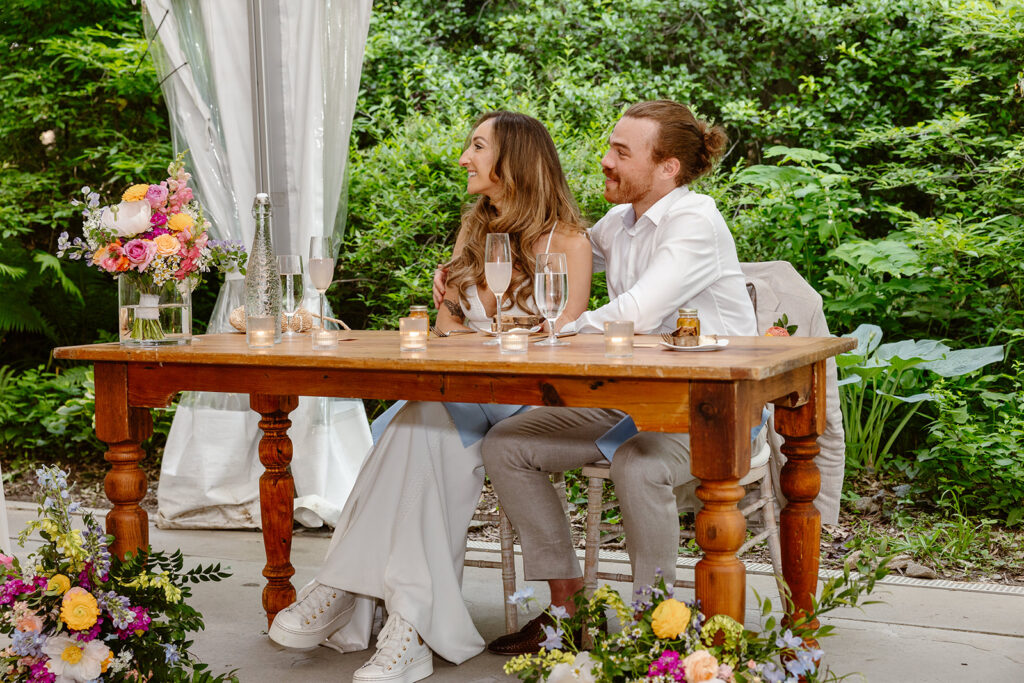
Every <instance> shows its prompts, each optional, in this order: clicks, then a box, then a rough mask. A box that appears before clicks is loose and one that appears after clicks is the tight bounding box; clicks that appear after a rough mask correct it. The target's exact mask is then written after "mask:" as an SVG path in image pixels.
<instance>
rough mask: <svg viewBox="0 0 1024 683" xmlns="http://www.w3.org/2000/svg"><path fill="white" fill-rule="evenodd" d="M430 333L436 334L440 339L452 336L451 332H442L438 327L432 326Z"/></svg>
mask: <svg viewBox="0 0 1024 683" xmlns="http://www.w3.org/2000/svg"><path fill="white" fill-rule="evenodd" d="M430 331H431V332H433V333H434V334H436V335H437V336H438V337H447V336H448V335H450V334H451V332H442V331H441V330H439V329H438V328H437V325H431V326H430Z"/></svg>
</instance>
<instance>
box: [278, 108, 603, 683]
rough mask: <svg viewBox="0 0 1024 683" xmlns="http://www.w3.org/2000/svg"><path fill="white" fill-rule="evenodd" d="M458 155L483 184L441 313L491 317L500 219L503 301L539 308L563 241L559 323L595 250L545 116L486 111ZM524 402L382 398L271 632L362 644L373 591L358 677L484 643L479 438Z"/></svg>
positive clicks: (343, 645) (577, 295) (403, 678)
mask: <svg viewBox="0 0 1024 683" xmlns="http://www.w3.org/2000/svg"><path fill="white" fill-rule="evenodd" d="M459 165H460V166H462V167H463V168H464V169H466V171H467V174H468V181H467V185H466V191H467V192H468V193H470V194H475V195H478V198H477V200H476V201H475V202H474V203H473V204H472V205H471V206H470V207H468V209H467V210H466V211H465V212H464V215H463V218H462V225H461V227H460V229H459V233H458V236H457V237H456V240H455V247H454V249H453V252H452V259H451V261H449V263H448V264H446V268H447V269H448V281H447V288H446V297H447V298H446V299H445V300H444V302H443V306H441V307H440V309H439V311H438V315H437V326H438V327H439V328H440V329H442V330H445V331H450V330H453V329H466V328H469V329H486V328H487V326H488V325H489V323H490V321H491V320H492V319H493V318H494V315H495V308H496V306H497V301H496V297H495V295H494V293H493V292H491V291H490V290H489V289H488V288H487V284H486V278H485V277H484V243H485V241H486V237H487V234H488V233H492V232H501V233H507V234H508V235H509V242H510V244H511V247H512V257H513V273H512V280H511V284H510V285H509V289H508V291H509V292H510V293H511V296H509V297H507V299H506V300H507V301H508V306H507V307H504V310H503V311H502V312H503V313H512V314H521V315H522V314H536V307H535V306H534V302H533V296H532V294H533V272H534V259H535V256H536V255H537V254H541V253H545V252H560V253H564V254H565V255H566V261H567V265H568V272H569V299H568V304H567V305H566V307H565V311H564V312H563V313H562V316H561V317H560V318H559V319H558V321H557V322H556V327H555V329H559V328H560V327H561V325H562V324H563V323H565V322H568V321H570V320H575V319H576V318H577V317H578V316H579V315H580V314H581V313H583V311H585V310H586V308H587V303H588V300H589V297H590V277H591V250H590V244H589V242H588V240H587V237H586V235H585V233H584V228H583V224H582V220H581V219H580V215H579V210H578V209H577V207H576V203H575V201H574V199H573V197H572V193H571V192H570V191H569V187H568V185H567V184H566V181H565V176H564V175H563V173H562V168H561V164H560V163H559V160H558V153H557V152H556V150H555V146H554V143H553V142H552V140H551V137H550V135H548V132H547V130H546V129H545V128H544V126H543V125H542V124H541V123H540V122H539V121H537V120H536V119H533V118H531V117H529V116H526V115H524V114H517V113H512V112H492V113H488V114H485V115H483V116H481V117H480V119H479V120H478V121H477V123H476V125H475V126H474V127H473V131H472V133H470V136H469V139H468V140H467V141H466V145H465V150H464V151H463V153H462V156H461V157H460V158H459ZM524 409H525V408H524V407H523V406H506V405H493V404H484V405H477V404H465V403H459V404H451V403H432V402H408V403H400V404H396V406H394V407H393V408H392V410H390V411H388V412H389V413H390V415H386V416H385V417H390V422H388V423H387V426H386V428H385V429H384V432H383V434H382V435H381V436H380V438H379V439H378V440H377V441H376V443H375V444H374V446H373V448H372V449H371V451H370V453H369V454H368V455H367V457H366V460H365V462H364V463H363V466H362V468H361V469H360V471H359V476H358V478H357V480H356V483H355V485H354V488H353V490H352V493H351V495H350V496H349V498H348V501H347V502H346V504H345V508H344V510H343V512H342V514H341V518H340V519H339V521H338V525H337V527H336V529H335V532H334V536H333V538H332V539H331V546H330V549H329V550H328V552H327V557H326V559H325V561H324V565H323V567H322V568H321V569H320V571H319V572H318V573H317V575H316V578H315V580H314V581H313V582H311V583H310V584H309V585H307V586H306V587H304V588H303V589H302V590H301V591H300V592H299V595H298V598H299V599H298V600H297V601H296V602H295V603H293V604H292V605H290V606H289V607H287V608H285V609H284V610H282V611H281V612H279V613H278V615H277V617H276V618H275V620H274V623H273V625H272V626H271V628H270V637H271V639H272V640H274V641H275V642H277V643H278V644H280V645H283V646H285V647H291V648H309V647H314V646H316V645H320V644H323V645H327V646H329V647H333V648H335V649H338V650H340V651H343V652H348V651H353V650H362V649H365V648H366V647H367V645H368V643H369V638H370V629H371V623H372V619H373V611H374V605H375V600H376V599H378V598H380V599H383V601H384V606H385V608H386V610H387V613H388V620H387V622H386V624H385V625H384V627H383V629H381V632H380V634H379V635H378V637H377V651H376V653H375V654H374V655H373V657H371V658H370V660H369V661H368V662H367V663H366V664H364V665H363V666H362V667H361V668H360V669H359V670H358V671H356V673H355V674H354V676H353V680H354V681H398V682H403V683H411V682H412V681H417V680H420V679H422V678H425V677H427V676H429V675H431V674H432V673H433V663H432V651H433V652H434V653H437V654H438V655H440V656H441V657H443V658H445V659H447V660H449V661H451V662H454V663H456V664H459V663H461V662H463V661H465V660H466V659H469V658H470V657H472V656H474V655H476V654H478V653H480V652H481V651H482V650H483V646H484V641H483V639H482V638H481V636H480V634H479V633H478V632H477V630H476V627H475V626H474V625H473V621H472V619H471V617H470V615H469V611H468V610H467V609H466V605H465V603H464V602H463V600H462V588H461V585H462V565H463V555H464V554H465V549H466V533H467V527H468V525H469V521H470V518H471V517H472V515H473V512H474V510H475V509H476V503H477V501H478V500H479V497H480V489H481V487H482V485H483V476H484V473H483V462H482V461H481V458H480V439H482V438H483V436H484V434H485V433H486V432H487V430H488V429H489V428H490V427H491V426H492V425H493V424H495V423H496V422H497V421H499V420H501V419H503V418H505V417H508V416H510V415H512V414H515V413H517V412H519V411H521V410H524ZM380 422H381V421H380V420H379V421H378V423H380ZM378 423H375V427H376V426H378Z"/></svg>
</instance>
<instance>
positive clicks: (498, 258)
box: [484, 232, 512, 346]
mask: <svg viewBox="0 0 1024 683" xmlns="http://www.w3.org/2000/svg"><path fill="white" fill-rule="evenodd" d="M484 277H486V278H487V287H488V289H490V290H491V291H492V292H494V297H495V298H496V299H497V307H496V308H495V309H494V321H495V323H496V324H495V331H496V333H497V335H501V297H502V296H504V294H505V290H507V289H508V284H509V282H510V281H511V280H512V247H511V245H510V244H509V241H508V233H504V232H492V233H489V234H488V235H487V243H486V244H485V245H484ZM497 344H498V337H497V336H495V338H494V339H492V340H490V341H486V342H484V345H485V346H495V345H497Z"/></svg>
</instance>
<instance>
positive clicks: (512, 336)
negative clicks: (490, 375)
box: [498, 327, 530, 353]
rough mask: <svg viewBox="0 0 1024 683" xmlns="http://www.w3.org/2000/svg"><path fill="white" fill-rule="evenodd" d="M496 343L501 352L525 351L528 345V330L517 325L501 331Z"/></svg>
mask: <svg viewBox="0 0 1024 683" xmlns="http://www.w3.org/2000/svg"><path fill="white" fill-rule="evenodd" d="M498 344H499V348H500V349H501V352H502V353H526V350H527V349H528V348H529V346H530V331H529V330H524V329H522V328H521V327H517V328H515V329H512V330H508V331H507V332H502V333H501V336H500V337H499V338H498Z"/></svg>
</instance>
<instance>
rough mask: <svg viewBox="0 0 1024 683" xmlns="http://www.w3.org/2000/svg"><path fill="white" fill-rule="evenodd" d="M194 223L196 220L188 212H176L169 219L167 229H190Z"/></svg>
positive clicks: (174, 230) (176, 230)
mask: <svg viewBox="0 0 1024 683" xmlns="http://www.w3.org/2000/svg"><path fill="white" fill-rule="evenodd" d="M193 225H195V221H194V220H192V216H189V215H188V214H187V213H176V214H174V215H173V216H171V217H170V218H168V219H167V229H168V230H171V231H173V232H181V231H182V230H189V229H191V228H192V226H193Z"/></svg>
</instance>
